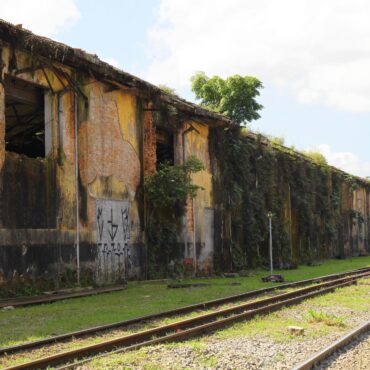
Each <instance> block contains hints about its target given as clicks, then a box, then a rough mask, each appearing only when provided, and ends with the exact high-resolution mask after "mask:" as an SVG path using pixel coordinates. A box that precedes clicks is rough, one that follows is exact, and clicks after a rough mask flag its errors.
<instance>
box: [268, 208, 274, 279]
mask: <svg viewBox="0 0 370 370" xmlns="http://www.w3.org/2000/svg"><path fill="white" fill-rule="evenodd" d="M267 217H268V218H269V230H270V275H272V274H273V262H272V213H271V212H269V213H268V215H267Z"/></svg>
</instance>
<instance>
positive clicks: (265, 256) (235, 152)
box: [211, 129, 370, 270]
mask: <svg viewBox="0 0 370 370" xmlns="http://www.w3.org/2000/svg"><path fill="white" fill-rule="evenodd" d="M211 159H212V169H213V175H214V177H213V180H214V181H213V189H214V196H213V198H214V203H215V206H214V207H215V209H216V210H217V217H216V219H215V224H218V225H221V230H222V232H221V237H217V236H216V239H215V243H216V259H217V262H216V261H215V263H216V264H217V266H218V268H222V269H225V268H227V269H231V270H235V269H243V268H248V267H253V266H261V265H266V266H267V265H268V263H269V253H268V240H269V232H268V218H267V213H268V212H269V211H271V212H272V213H273V218H272V224H273V230H272V232H273V248H274V263H275V265H276V266H277V267H292V266H295V265H297V264H298V263H312V262H313V261H314V260H319V259H321V258H328V257H337V258H343V257H346V256H356V255H361V254H369V252H370V249H369V243H368V239H369V228H368V224H369V221H368V220H369V207H368V193H369V190H370V184H369V183H368V182H367V181H366V180H362V179H359V178H356V177H354V176H351V175H348V174H346V173H344V172H342V171H340V170H337V169H335V168H332V167H330V166H328V165H325V164H320V163H317V162H315V161H313V160H311V159H309V158H308V157H306V156H304V155H302V154H300V153H298V152H295V151H293V150H291V149H289V148H285V147H282V146H276V145H273V144H271V143H270V142H269V141H268V140H266V139H265V138H263V137H261V136H257V135H256V136H253V135H249V134H247V135H246V134H243V133H242V132H240V131H239V130H237V129H234V130H230V131H227V130H226V131H225V130H223V129H214V130H213V131H212V135H211ZM218 255H222V256H223V260H222V259H219V258H217V256H218Z"/></svg>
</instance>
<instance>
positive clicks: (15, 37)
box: [0, 19, 232, 125]
mask: <svg viewBox="0 0 370 370" xmlns="http://www.w3.org/2000/svg"><path fill="white" fill-rule="evenodd" d="M0 38H2V39H5V41H7V42H9V43H10V44H11V45H16V46H17V47H19V48H21V49H24V50H25V51H28V52H30V53H31V54H35V53H37V54H39V55H41V56H43V57H45V58H47V59H50V60H53V61H56V62H60V63H63V64H65V65H68V66H71V67H74V68H83V69H86V71H91V72H93V73H95V74H96V75H97V77H101V78H103V79H104V78H105V79H106V78H110V79H113V80H116V81H117V82H121V83H123V84H125V85H126V86H128V87H132V88H137V89H139V90H144V91H147V92H149V95H153V96H156V97H157V98H159V99H160V100H162V101H163V102H165V103H167V104H170V105H173V106H175V107H176V108H177V109H178V110H180V111H183V112H186V113H188V114H189V115H193V116H195V117H204V118H206V119H207V118H208V119H211V120H215V121H217V123H218V124H220V123H221V124H226V125H227V124H232V121H231V120H230V119H229V118H227V117H226V116H224V115H222V114H220V113H217V112H213V111H210V110H208V109H206V108H204V107H201V106H199V105H197V104H195V103H192V102H189V101H187V100H185V99H182V98H180V97H178V96H175V95H172V94H168V93H165V92H164V91H162V90H161V89H160V88H159V87H158V86H155V85H153V84H151V83H150V82H147V81H145V80H143V79H141V78H139V77H136V76H134V75H132V74H130V73H127V72H125V71H122V70H120V69H118V68H115V67H113V66H111V65H110V64H108V63H106V62H104V61H102V60H100V59H99V58H98V56H97V55H94V54H90V53H87V52H85V51H83V50H81V49H78V48H73V47H71V46H68V45H66V44H63V43H61V42H57V41H54V40H52V39H50V38H47V37H44V36H39V35H35V34H34V33H33V32H32V31H30V30H27V29H24V28H23V27H21V26H15V25H14V24H12V23H9V22H7V21H4V20H2V19H0ZM208 123H210V124H212V123H211V122H208ZM215 123H216V122H215ZM217 123H216V124H217Z"/></svg>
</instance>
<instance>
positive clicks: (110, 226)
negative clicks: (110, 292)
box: [96, 199, 131, 281]
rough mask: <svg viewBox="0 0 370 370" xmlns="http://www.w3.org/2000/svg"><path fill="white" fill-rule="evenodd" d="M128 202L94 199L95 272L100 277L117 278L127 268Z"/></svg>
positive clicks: (120, 277)
mask: <svg viewBox="0 0 370 370" xmlns="http://www.w3.org/2000/svg"><path fill="white" fill-rule="evenodd" d="M129 216H130V204H129V202H126V201H115V200H103V199H97V200H96V223H97V246H98V259H99V273H100V275H101V278H102V279H104V280H113V281H114V280H120V279H123V278H125V277H126V276H127V273H128V270H129V268H130V265H131V262H130V246H129V243H130V217H129Z"/></svg>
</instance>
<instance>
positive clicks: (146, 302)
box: [0, 257, 370, 347]
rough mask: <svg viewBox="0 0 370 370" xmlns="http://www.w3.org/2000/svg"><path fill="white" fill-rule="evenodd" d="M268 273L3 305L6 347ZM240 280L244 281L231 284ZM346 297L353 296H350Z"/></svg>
mask: <svg viewBox="0 0 370 370" xmlns="http://www.w3.org/2000/svg"><path fill="white" fill-rule="evenodd" d="M365 266H370V257H358V258H351V259H346V260H329V261H326V262H324V263H323V264H322V265H320V266H300V267H299V268H298V269H296V270H288V271H278V270H277V271H276V273H281V274H283V275H284V277H285V280H286V282H291V281H296V280H302V279H309V278H313V277H317V276H321V275H327V274H332V273H336V272H341V271H347V270H351V269H356V268H360V267H365ZM266 275H267V272H266V271H254V272H253V276H251V277H239V278H236V279H229V278H209V279H198V280H194V279H193V280H189V281H198V282H199V281H201V282H207V283H209V284H210V285H209V286H204V287H197V288H186V289H168V288H167V285H166V284H164V283H158V284H153V283H151V284H145V283H144V284H143V283H141V284H138V283H130V284H129V286H128V289H127V290H125V291H120V292H114V293H109V294H102V295H97V296H90V297H83V298H77V299H71V300H65V301H59V302H55V303H53V304H44V305H38V306H29V307H21V308H16V309H15V310H10V311H4V310H0V346H1V347H3V346H8V345H12V344H17V343H22V342H26V341H31V340H37V339H40V338H44V337H48V336H52V335H58V334H63V333H66V332H70V331H76V330H81V329H84V328H87V327H91V326H96V325H103V324H107V323H112V322H115V321H120V320H126V319H129V318H133V317H137V316H141V315H147V314H150V313H156V312H160V311H163V310H168V309H172V308H176V307H180V306H185V305H189V304H193V303H197V302H202V301H206V300H211V299H216V298H220V297H224V296H228V295H231V294H237V293H241V292H245V291H248V290H253V289H259V288H262V287H267V286H272V285H274V284H272V283H262V282H261V277H262V276H266ZM234 281H238V282H240V283H241V284H240V285H231V283H232V282H234ZM342 299H343V300H344V301H347V300H348V299H347V298H346V297H343V298H342ZM352 303H353V302H352ZM362 304H363V309H366V308H365V305H366V304H365V302H362Z"/></svg>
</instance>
